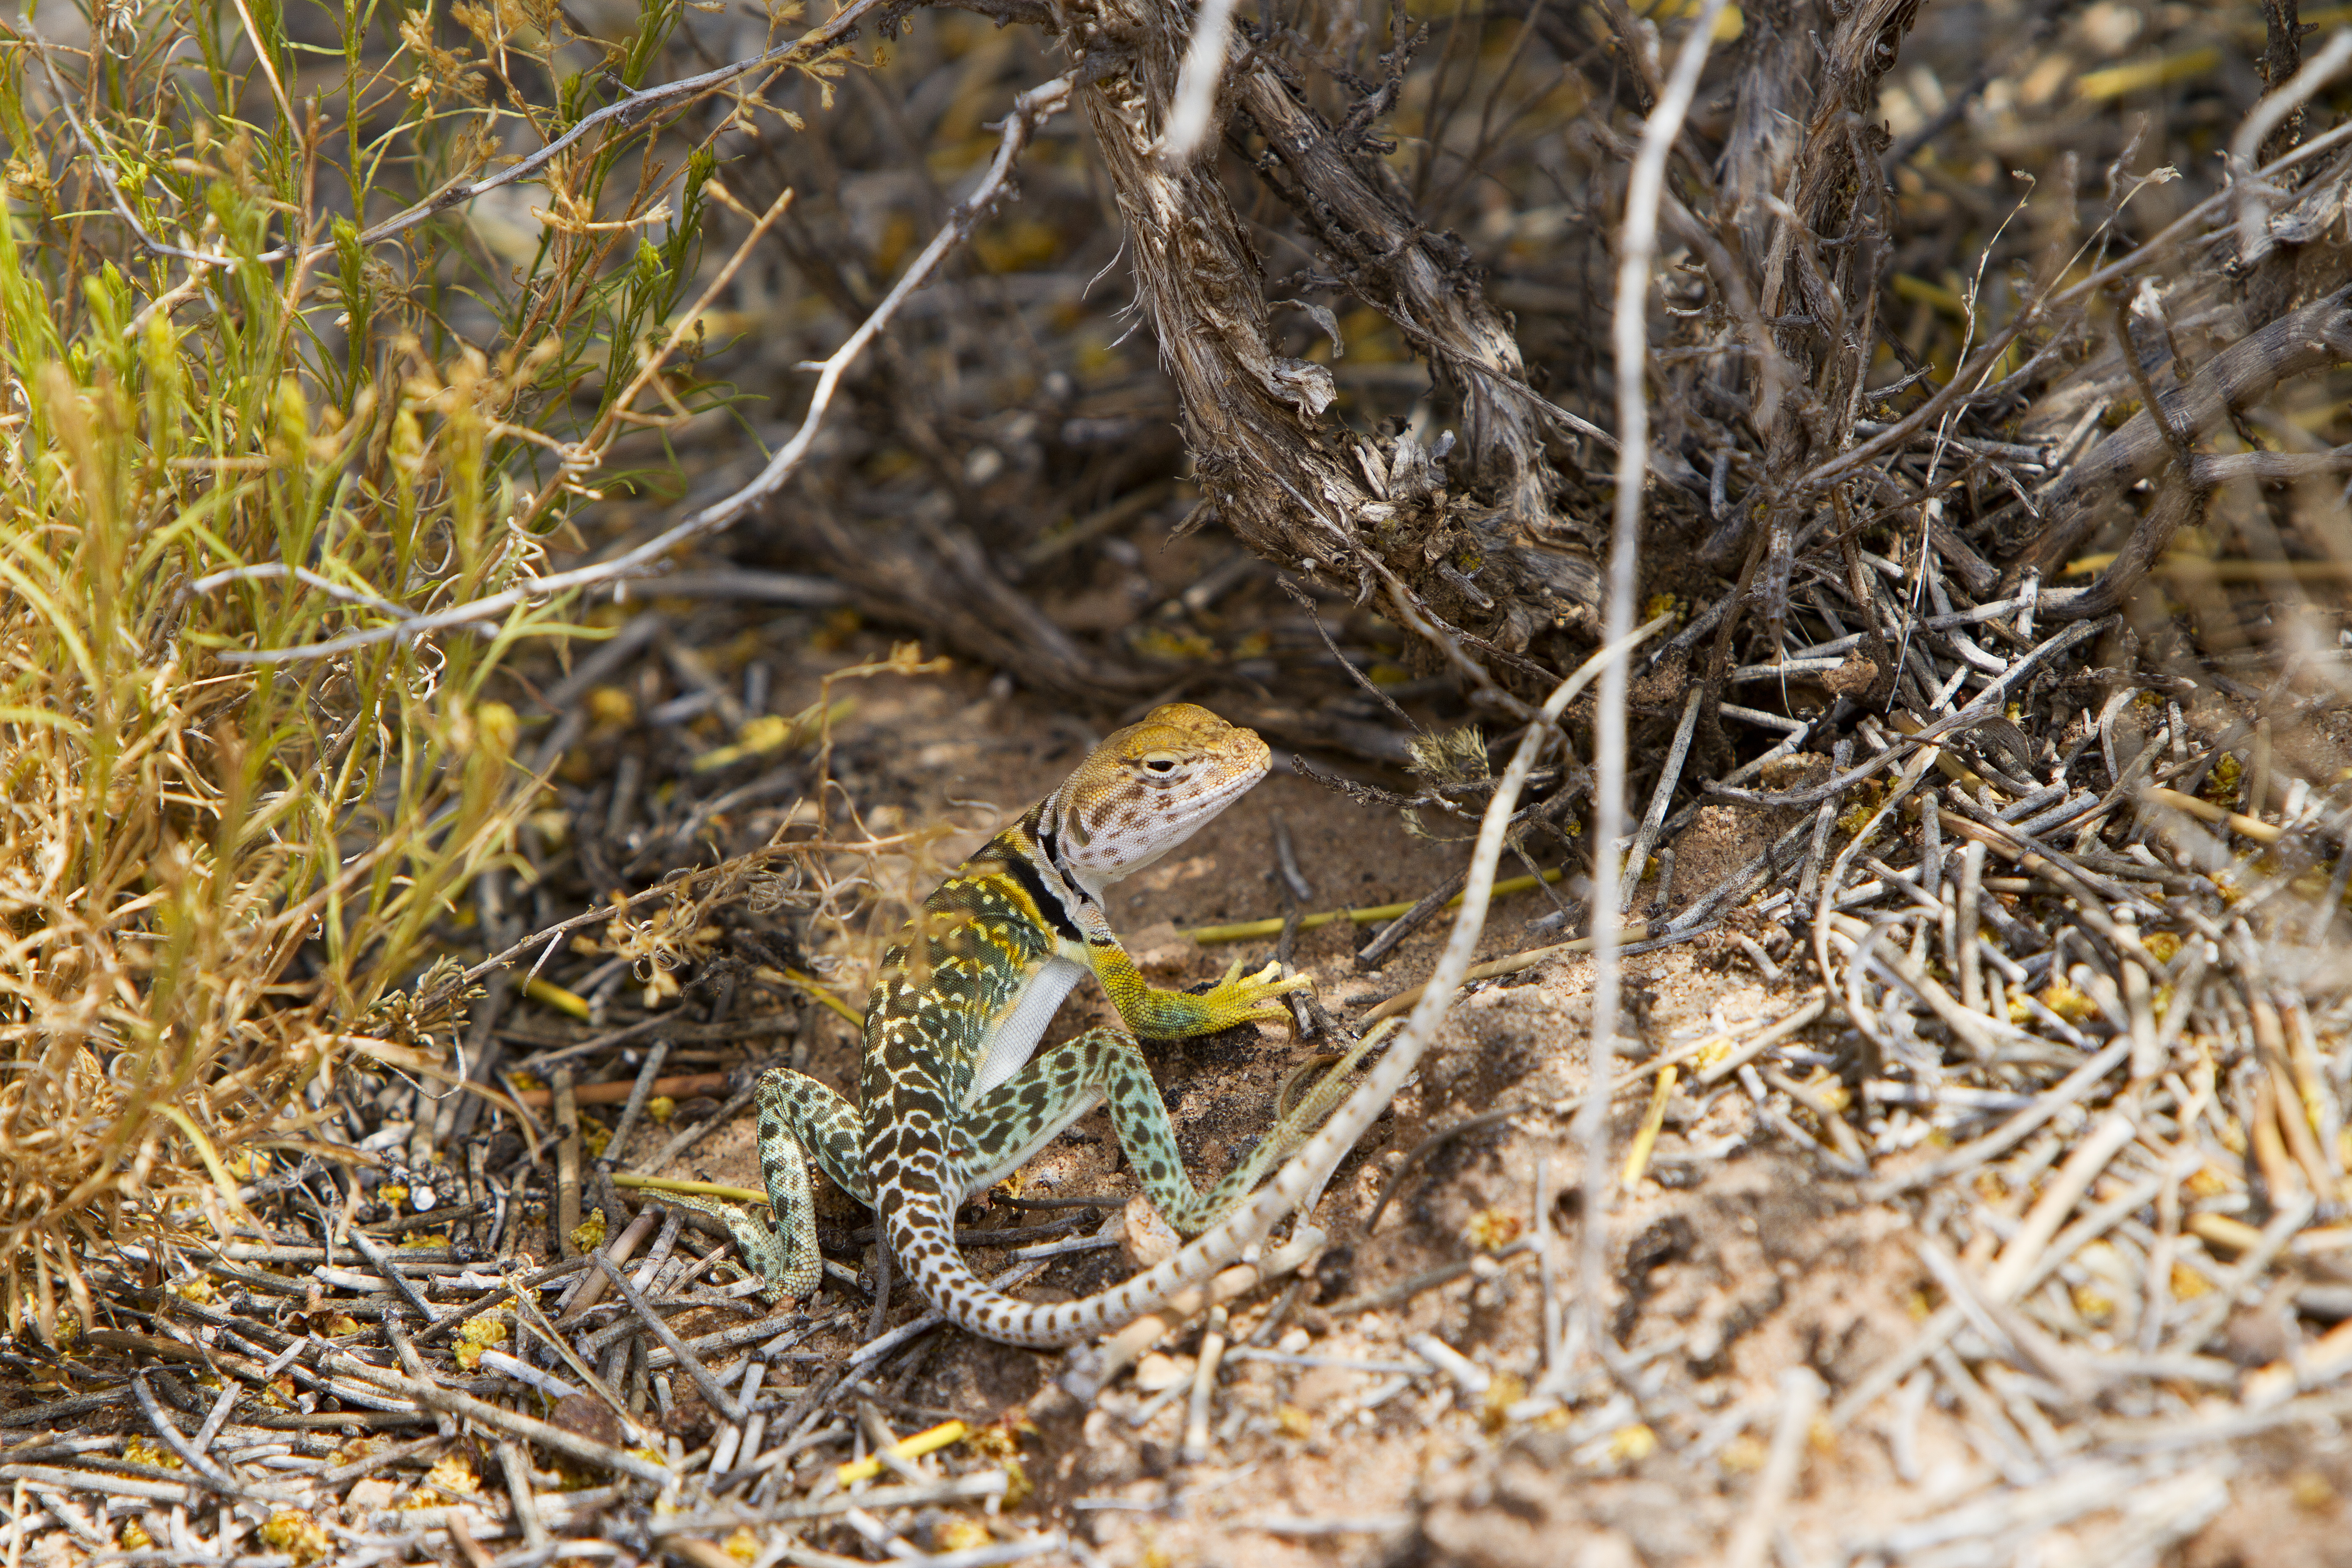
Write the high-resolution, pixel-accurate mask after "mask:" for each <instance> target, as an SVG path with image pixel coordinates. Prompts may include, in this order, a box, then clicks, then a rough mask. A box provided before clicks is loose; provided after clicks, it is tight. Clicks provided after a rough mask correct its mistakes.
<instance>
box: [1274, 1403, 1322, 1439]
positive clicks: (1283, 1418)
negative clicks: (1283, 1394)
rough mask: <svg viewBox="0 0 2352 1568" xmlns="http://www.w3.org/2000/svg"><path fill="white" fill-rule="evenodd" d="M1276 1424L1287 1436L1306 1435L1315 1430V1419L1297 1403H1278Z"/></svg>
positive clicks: (1275, 1413) (1275, 1409)
mask: <svg viewBox="0 0 2352 1568" xmlns="http://www.w3.org/2000/svg"><path fill="white" fill-rule="evenodd" d="M1274 1424H1275V1426H1276V1428H1278V1429H1279V1430H1280V1431H1281V1433H1282V1435H1283V1436H1286V1437H1304V1436H1307V1434H1308V1433H1310V1432H1312V1431H1314V1430H1315V1423H1314V1420H1313V1419H1312V1418H1311V1417H1310V1416H1308V1415H1307V1412H1305V1411H1304V1410H1301V1409H1300V1408H1298V1406H1297V1405H1276V1406H1275V1407H1274Z"/></svg>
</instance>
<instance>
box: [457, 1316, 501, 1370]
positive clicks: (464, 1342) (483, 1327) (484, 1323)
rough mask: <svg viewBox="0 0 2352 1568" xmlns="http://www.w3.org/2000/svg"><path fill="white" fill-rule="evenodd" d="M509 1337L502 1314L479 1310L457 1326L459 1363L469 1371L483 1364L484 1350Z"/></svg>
mask: <svg viewBox="0 0 2352 1568" xmlns="http://www.w3.org/2000/svg"><path fill="white" fill-rule="evenodd" d="M506 1337H507V1326H506V1323H505V1322H504V1321H502V1314H500V1313H498V1312H494V1311H493V1312H478V1313H476V1314H475V1315H474V1316H472V1317H470V1318H468V1319H467V1320H466V1321H464V1322H463V1323H461V1324H459V1325H458V1328H457V1364H458V1365H459V1366H462V1367H464V1368H465V1369H466V1370H467V1372H471V1371H473V1370H474V1369H475V1368H476V1367H478V1366H479V1365H481V1364H482V1352H484V1351H486V1350H488V1349H489V1348H490V1347H491V1346H492V1345H494V1344H498V1343H499V1342H501V1341H503V1340H504V1339H505V1338H506Z"/></svg>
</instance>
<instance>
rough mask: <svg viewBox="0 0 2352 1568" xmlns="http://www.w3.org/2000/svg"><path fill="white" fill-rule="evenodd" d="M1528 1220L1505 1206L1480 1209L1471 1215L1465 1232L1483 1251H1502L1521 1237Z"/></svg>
mask: <svg viewBox="0 0 2352 1568" xmlns="http://www.w3.org/2000/svg"><path fill="white" fill-rule="evenodd" d="M1526 1228H1527V1221H1525V1220H1523V1219H1521V1218H1520V1217H1519V1216H1518V1215H1515V1214H1513V1213H1512V1212H1511V1211H1510V1210H1508V1209H1505V1208H1486V1209H1480V1210H1479V1211H1478V1212H1477V1213H1476V1214H1474V1215H1471V1216H1470V1224H1469V1226H1468V1227H1467V1229H1466V1230H1465V1236H1466V1237H1468V1239H1469V1242H1470V1245H1471V1246H1473V1247H1476V1248H1477V1249H1478V1250H1479V1251H1481V1252H1500V1251H1502V1250H1503V1248H1505V1247H1508V1246H1510V1245H1511V1243H1513V1242H1515V1241H1517V1240H1518V1239H1519V1233H1520V1232H1521V1231H1522V1230H1525V1229H1526Z"/></svg>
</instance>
